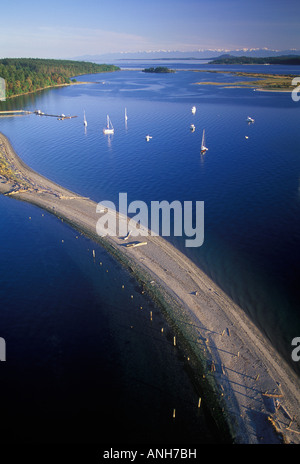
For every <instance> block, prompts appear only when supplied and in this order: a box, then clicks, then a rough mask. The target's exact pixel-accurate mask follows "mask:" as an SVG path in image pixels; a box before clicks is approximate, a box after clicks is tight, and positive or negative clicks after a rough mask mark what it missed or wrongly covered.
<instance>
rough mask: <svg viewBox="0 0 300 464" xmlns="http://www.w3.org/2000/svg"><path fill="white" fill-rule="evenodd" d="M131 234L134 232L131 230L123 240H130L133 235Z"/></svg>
mask: <svg viewBox="0 0 300 464" xmlns="http://www.w3.org/2000/svg"><path fill="white" fill-rule="evenodd" d="M131 232H132V231H131V230H130V231H129V232H128V234H127V235H126V236H125V237H124V238H123V240H128V239H129V237H130V235H131Z"/></svg>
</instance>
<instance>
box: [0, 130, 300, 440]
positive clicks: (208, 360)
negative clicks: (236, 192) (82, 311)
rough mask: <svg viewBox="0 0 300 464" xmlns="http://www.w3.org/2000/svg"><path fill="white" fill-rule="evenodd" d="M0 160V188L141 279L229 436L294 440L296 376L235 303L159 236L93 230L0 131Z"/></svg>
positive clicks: (90, 219)
mask: <svg viewBox="0 0 300 464" xmlns="http://www.w3.org/2000/svg"><path fill="white" fill-rule="evenodd" d="M1 161H3V162H4V163H5V167H6V178H4V177H2V178H1V177H0V193H3V194H5V195H7V196H12V197H14V198H17V199H19V200H22V201H26V202H29V203H32V204H34V205H36V206H38V207H40V208H43V209H45V210H47V211H49V212H51V213H52V214H54V215H56V216H57V217H59V218H62V219H64V221H66V222H68V223H69V224H70V225H72V226H73V227H74V228H76V229H78V230H80V231H81V232H84V233H85V234H87V235H88V236H89V237H91V238H92V239H93V240H95V241H96V242H98V243H100V244H101V245H103V246H104V247H105V248H106V249H107V250H108V251H109V252H110V253H112V254H113V255H114V256H115V257H116V258H117V259H118V260H120V261H121V262H122V263H123V264H124V265H125V266H126V267H127V268H129V269H130V270H131V271H132V272H133V273H134V275H135V276H136V278H137V279H139V280H140V281H142V282H143V285H144V287H145V289H146V290H147V291H148V292H149V294H150V296H151V297H152V298H154V299H155V300H156V301H157V302H158V303H159V304H160V305H161V307H162V308H163V311H164V313H165V314H166V316H167V317H168V319H169V320H170V321H171V323H172V325H173V326H174V329H175V331H176V332H177V334H178V335H179V337H180V338H179V341H180V340H182V343H183V344H184V345H185V346H187V347H188V350H189V351H190V352H191V362H192V361H193V360H194V361H195V362H196V363H197V369H198V370H197V374H198V376H199V380H200V381H201V382H202V383H204V385H205V391H210V392H213V393H212V400H211V401H212V402H214V403H215V405H216V408H215V409H216V410H217V409H218V411H219V413H221V414H218V420H219V421H220V423H222V422H223V421H225V423H226V425H227V426H228V427H229V429H230V432H231V434H232V438H233V442H234V443H283V442H285V443H300V407H299V406H300V388H299V387H300V379H299V378H298V377H297V376H296V375H295V374H294V372H293V371H292V370H291V368H290V367H289V366H288V365H287V364H286V363H285V361H284V360H283V359H282V358H281V357H280V356H279V355H278V353H277V352H276V351H275V350H274V348H273V347H272V346H271V345H270V343H269V342H268V341H267V340H266V339H265V338H264V336H263V335H262V334H261V333H260V332H259V330H258V329H257V328H256V327H255V326H254V324H253V323H252V322H251V321H250V320H249V319H248V317H247V316H246V315H245V313H244V312H243V311H242V309H241V308H239V307H238V306H237V305H236V304H235V303H233V302H232V301H231V300H230V298H229V297H228V296H227V295H226V294H225V293H224V292H223V291H222V290H221V289H220V288H218V287H217V285H216V284H214V282H213V281H211V280H210V279H209V278H208V277H207V276H206V275H205V274H204V273H203V272H202V271H201V270H200V269H199V268H198V267H197V266H196V265H195V264H194V263H192V262H191V261H190V260H189V259H188V258H187V257H186V256H185V255H184V254H182V253H181V252H180V251H179V250H177V249H176V248H175V247H174V246H172V245H171V244H170V243H169V242H167V241H166V240H164V239H163V238H162V237H155V236H147V237H141V238H138V237H135V240H134V241H139V240H140V241H147V246H141V247H137V248H127V247H125V246H124V245H125V244H126V243H127V242H124V240H123V238H122V237H118V236H116V237H112V236H106V237H102V238H101V237H99V236H98V235H97V233H96V223H97V220H98V219H99V217H100V215H99V213H98V214H97V213H96V206H97V203H96V202H94V201H92V200H90V199H88V198H83V197H81V196H80V195H77V194H76V193H74V192H71V191H69V190H67V189H64V188H63V187H61V186H59V185H57V184H55V183H54V182H52V181H50V180H48V179H46V178H45V177H43V176H41V175H39V174H38V173H37V172H35V171H33V170H32V169H31V168H29V167H28V166H27V165H26V164H25V163H24V162H23V161H22V160H21V159H20V158H19V157H18V156H17V155H16V153H15V152H14V150H13V148H12V146H11V144H10V142H9V141H8V139H7V138H6V137H5V136H4V135H3V134H1V133H0V162H1ZM119 217H120V219H121V220H122V221H128V218H127V217H123V216H119ZM216 401H217V403H216ZM274 401H279V402H280V404H279V408H274ZM211 406H212V408H213V407H214V406H213V403H211ZM217 406H218V407H217ZM223 423H224V422H223Z"/></svg>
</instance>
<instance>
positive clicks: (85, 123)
mask: <svg viewBox="0 0 300 464" xmlns="http://www.w3.org/2000/svg"><path fill="white" fill-rule="evenodd" d="M83 124H84V125H85V127H86V126H87V120H86V117H85V111H84V112H83Z"/></svg>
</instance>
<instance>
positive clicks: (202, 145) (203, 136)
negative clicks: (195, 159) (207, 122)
mask: <svg viewBox="0 0 300 464" xmlns="http://www.w3.org/2000/svg"><path fill="white" fill-rule="evenodd" d="M207 150H208V148H207V147H206V146H205V129H203V133H202V142H201V153H202V154H203V153H206V152H207Z"/></svg>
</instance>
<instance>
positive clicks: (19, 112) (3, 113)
mask: <svg viewBox="0 0 300 464" xmlns="http://www.w3.org/2000/svg"><path fill="white" fill-rule="evenodd" d="M25 114H36V115H37V116H50V117H52V118H57V119H60V120H63V119H72V118H77V116H66V115H65V114H47V113H43V112H42V111H41V110H35V111H27V110H3V111H0V116H22V115H25Z"/></svg>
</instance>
